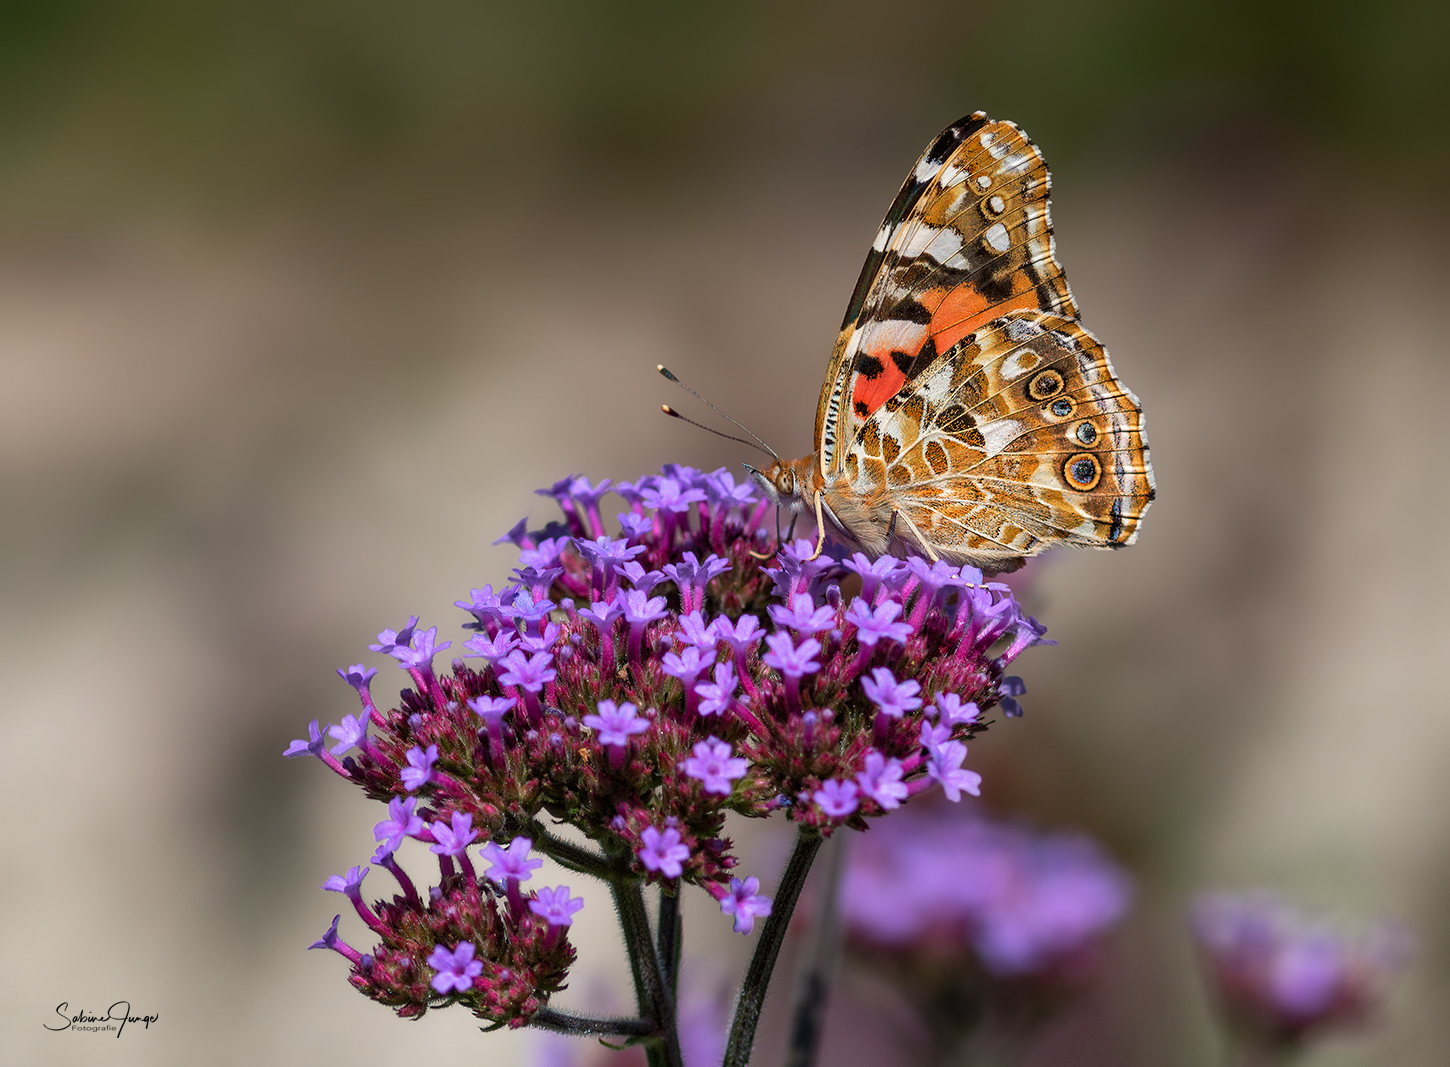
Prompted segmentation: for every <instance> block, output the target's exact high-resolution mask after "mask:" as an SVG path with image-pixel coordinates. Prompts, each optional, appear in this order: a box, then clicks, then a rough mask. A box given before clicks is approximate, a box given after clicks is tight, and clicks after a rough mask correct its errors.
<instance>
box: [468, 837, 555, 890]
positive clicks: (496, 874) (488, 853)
mask: <svg viewBox="0 0 1450 1067" xmlns="http://www.w3.org/2000/svg"><path fill="white" fill-rule="evenodd" d="M533 847H534V843H533V841H531V840H529V839H528V838H527V837H516V838H514V839H513V840H512V841H510V842H509V847H508V848H503V847H501V846H500V845H499V843H498V842H497V841H490V842H489V843H488V844H486V845H484V846H483V853H482V854H483V858H484V859H485V860H487V861H488V864H489V868H488V870H487V871H485V872H484V874H485V875H487V876H488V877H489V878H491V879H493V880H494V881H495V882H497V883H498V884H499V885H503V884H504V883H506V882H509V881H515V882H527V881H528V880H529V879H530V878H532V877H533V876H534V874H533V872H534V871H535V870H536V869H537V868H539V867H542V866H543V865H544V861H543V860H542V859H534V858H531V857H530V856H529V850H530V849H532V848H533Z"/></svg>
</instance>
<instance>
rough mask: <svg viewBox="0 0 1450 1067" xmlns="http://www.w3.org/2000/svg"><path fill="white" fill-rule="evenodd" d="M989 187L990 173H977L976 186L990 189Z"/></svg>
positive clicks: (990, 183) (990, 185)
mask: <svg viewBox="0 0 1450 1067" xmlns="http://www.w3.org/2000/svg"><path fill="white" fill-rule="evenodd" d="M991 187H992V178H991V175H988V174H978V175H977V188H978V189H990V188H991Z"/></svg>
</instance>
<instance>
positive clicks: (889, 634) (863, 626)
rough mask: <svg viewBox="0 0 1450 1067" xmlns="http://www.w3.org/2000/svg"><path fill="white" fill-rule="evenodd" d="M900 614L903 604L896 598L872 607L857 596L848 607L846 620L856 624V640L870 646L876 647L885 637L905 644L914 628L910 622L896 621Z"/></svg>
mask: <svg viewBox="0 0 1450 1067" xmlns="http://www.w3.org/2000/svg"><path fill="white" fill-rule="evenodd" d="M900 616H901V605H900V604H898V603H897V602H896V601H894V600H888V601H885V602H884V603H882V604H879V605H877V606H876V607H875V608H872V607H871V606H870V605H869V604H868V603H867V602H866V601H865V600H863V599H861V598H860V597H857V598H856V599H854V600H852V601H851V606H850V607H849V608H847V609H846V621H847V622H849V623H853V624H854V625H855V626H856V640H857V641H858V642H860V643H861V644H862V645H865V646H866V647H868V648H875V647H876V643H877V642H878V641H881V640H883V639H884V640H888V641H895V642H896V643H897V644H899V645H904V644H905V643H906V640H907V638H909V637H910V636H911V634H912V629H911V624H910V623H905V622H897V621H896V620H897V619H898V618H900Z"/></svg>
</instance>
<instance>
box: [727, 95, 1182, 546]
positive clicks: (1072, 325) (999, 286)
mask: <svg viewBox="0 0 1450 1067" xmlns="http://www.w3.org/2000/svg"><path fill="white" fill-rule="evenodd" d="M1050 187H1051V180H1050V178H1049V177H1048V173H1047V164H1046V163H1045V162H1044V161H1043V158H1042V153H1041V152H1039V151H1038V150H1037V147H1036V146H1035V145H1034V144H1033V143H1032V142H1031V141H1030V140H1029V139H1028V138H1027V135H1026V134H1025V133H1023V132H1022V131H1021V130H1020V129H1018V128H1017V127H1016V126H1015V125H1013V124H1012V123H1010V122H997V121H993V120H992V119H990V118H988V117H987V116H986V115H985V114H983V113H982V112H980V111H979V112H977V113H976V114H974V115H970V116H968V117H967V118H964V119H962V120H961V121H959V122H957V123H954V124H953V125H951V126H949V127H947V129H946V130H945V131H944V132H943V133H942V134H941V136H939V137H938V138H937V139H936V140H935V141H933V142H932V143H931V145H930V146H929V147H928V148H927V150H926V152H925V153H923V155H922V157H921V158H920V159H919V160H917V163H916V166H915V167H914V168H913V169H912V172H911V174H910V175H909V176H908V177H907V179H906V182H905V184H903V185H902V187H901V192H900V193H898V194H897V196H896V200H895V201H894V202H893V203H892V205H891V210H890V211H888V212H887V214H886V220H885V222H883V223H882V224H881V231H880V232H879V233H878V234H877V235H876V240H875V241H874V242H872V245H871V253H870V255H869V256H867V257H866V265H865V266H864V267H863V268H862V269H861V277H860V279H859V280H858V281H857V282H856V290H855V292H854V293H852V294H851V302H850V304H849V305H848V306H847V308H846V317H845V320H844V322H843V323H842V325H841V332H840V335H839V336H838V337H837V338H836V347H835V351H834V352H833V353H832V355H831V363H830V367H829V369H828V370H827V372H826V381H825V385H824V386H823V387H822V389H821V400H820V405H819V406H818V407H817V409H816V435H815V441H816V451H815V453H814V454H812V455H809V456H805V457H802V458H801V459H797V460H792V461H789V462H786V461H782V460H780V459H776V461H775V462H774V463H772V464H771V465H770V466H769V467H768V468H766V469H765V470H763V471H759V470H755V469H754V468H751V473H752V474H753V475H754V476H755V478H756V480H757V481H758V482H759V483H760V484H761V486H762V487H763V488H764V489H765V491H766V492H767V493H768V494H770V495H771V496H772V497H773V498H774V499H775V500H776V502H777V503H778V504H781V505H783V506H785V507H788V508H790V509H791V510H792V511H796V512H799V511H814V512H815V515H816V520H817V523H818V524H819V525H820V526H821V531H822V543H824V533H825V530H826V529H827V525H826V523H827V522H829V526H830V528H831V530H832V532H833V533H835V534H836V535H838V536H839V537H840V538H841V539H842V540H843V541H845V542H846V543H847V544H849V545H851V546H852V547H854V548H858V549H861V550H863V551H865V552H867V553H868V554H870V555H872V556H879V555H884V554H887V553H889V552H892V551H893V549H894V550H896V551H898V552H901V551H906V552H917V553H920V554H924V555H926V556H928V557H930V558H931V559H933V560H936V559H946V560H950V561H952V562H956V563H970V564H972V565H974V566H977V567H980V568H982V569H983V570H984V571H987V572H989V573H998V572H1002V571H1010V570H1015V569H1016V568H1017V567H1019V566H1021V565H1022V563H1023V561H1024V560H1025V559H1026V557H1028V556H1032V555H1035V554H1037V553H1038V552H1042V551H1044V550H1045V549H1048V548H1052V547H1054V546H1056V545H1073V546H1076V547H1088V548H1120V547H1122V546H1123V545H1128V544H1132V543H1133V540H1134V539H1135V538H1136V537H1137V535H1138V524H1139V522H1140V521H1141V520H1142V517H1143V512H1144V511H1145V510H1147V507H1148V504H1149V502H1150V501H1152V499H1153V496H1154V482H1153V468H1152V466H1151V465H1150V464H1149V462H1148V442H1147V439H1146V438H1145V437H1144V433H1143V413H1142V409H1141V408H1140V407H1139V405H1138V400H1137V398H1136V397H1135V396H1134V395H1133V394H1132V393H1131V392H1129V391H1128V390H1127V388H1126V387H1124V386H1123V384H1122V383H1121V382H1119V381H1118V379H1117V376H1116V375H1115V374H1114V373H1113V368H1112V365H1111V364H1110V363H1109V362H1108V353H1107V351H1106V350H1105V349H1104V348H1103V346H1102V345H1101V344H1099V343H1098V340H1097V338H1096V337H1094V336H1093V335H1092V334H1091V333H1089V332H1088V331H1087V330H1086V329H1084V328H1083V326H1082V325H1081V324H1080V323H1079V322H1078V321H1077V317H1078V311H1077V304H1076V302H1075V301H1074V300H1073V298H1072V293H1071V292H1070V291H1069V289H1068V287H1067V278H1066V277H1065V276H1064V274H1063V271H1062V268H1061V267H1060V266H1059V265H1058V263H1057V259H1056V258H1055V257H1054V255H1053V240H1052V222H1051V219H1050V217H1049V214H1048V191H1049V189H1050ZM819 552H820V545H818V546H817V554H819Z"/></svg>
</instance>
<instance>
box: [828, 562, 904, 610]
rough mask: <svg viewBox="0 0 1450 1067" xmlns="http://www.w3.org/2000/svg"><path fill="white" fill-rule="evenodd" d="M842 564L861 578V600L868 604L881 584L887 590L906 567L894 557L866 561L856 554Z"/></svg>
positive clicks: (874, 597) (873, 598)
mask: <svg viewBox="0 0 1450 1067" xmlns="http://www.w3.org/2000/svg"><path fill="white" fill-rule="evenodd" d="M842 563H843V564H844V566H845V567H846V568H847V569H849V570H853V571H855V572H856V573H857V574H858V575H860V576H861V599H862V600H864V601H866V602H867V603H868V604H869V603H871V602H873V601H874V600H875V599H876V591H877V590H878V589H879V588H881V586H882V585H883V584H884V585H886V586H887V587H888V588H889V587H890V586H891V584H892V583H894V582H895V581H896V580H897V578H898V577H899V576H900V575H902V574H903V573H905V571H906V565H905V564H904V563H902V562H901V560H899V559H897V558H896V557H895V556H881V557H879V558H877V559H868V558H866V557H865V556H864V555H862V554H861V553H860V552H857V553H856V554H855V555H853V556H852V557H851V558H850V559H848V560H843V561H842Z"/></svg>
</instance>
